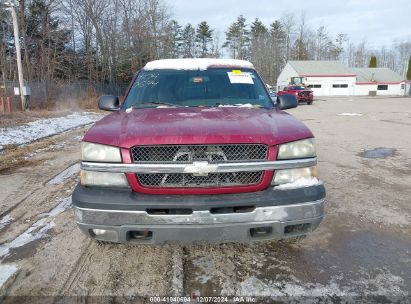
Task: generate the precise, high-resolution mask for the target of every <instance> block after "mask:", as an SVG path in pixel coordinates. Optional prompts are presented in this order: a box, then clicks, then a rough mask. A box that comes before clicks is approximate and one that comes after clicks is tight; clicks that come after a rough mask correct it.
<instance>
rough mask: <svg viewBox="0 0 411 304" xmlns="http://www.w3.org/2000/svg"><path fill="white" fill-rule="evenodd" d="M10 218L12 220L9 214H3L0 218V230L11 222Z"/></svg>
mask: <svg viewBox="0 0 411 304" xmlns="http://www.w3.org/2000/svg"><path fill="white" fill-rule="evenodd" d="M12 220H14V218H12V217H11V216H10V214H7V215H5V216H3V217H2V218H1V219H0V230H1V229H3V228H4V227H6V226H7V225H8V224H10V222H11V221H12Z"/></svg>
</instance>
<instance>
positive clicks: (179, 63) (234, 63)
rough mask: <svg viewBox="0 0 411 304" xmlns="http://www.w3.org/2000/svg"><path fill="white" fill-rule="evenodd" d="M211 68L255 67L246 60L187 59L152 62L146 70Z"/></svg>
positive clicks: (147, 65)
mask: <svg viewBox="0 0 411 304" xmlns="http://www.w3.org/2000/svg"><path fill="white" fill-rule="evenodd" d="M210 67H230V68H242V69H254V65H253V64H252V63H251V62H249V61H246V60H238V59H215V58H190V59H188V58H187V59H162V60H155V61H150V62H148V63H147V64H146V66H145V67H144V70H207V69H208V68H210Z"/></svg>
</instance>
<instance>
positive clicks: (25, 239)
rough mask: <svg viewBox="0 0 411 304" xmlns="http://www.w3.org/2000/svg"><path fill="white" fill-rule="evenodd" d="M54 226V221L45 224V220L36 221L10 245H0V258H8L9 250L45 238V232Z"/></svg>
mask: <svg viewBox="0 0 411 304" xmlns="http://www.w3.org/2000/svg"><path fill="white" fill-rule="evenodd" d="M54 225H55V224H54V221H51V222H48V223H47V218H43V219H41V220H38V221H37V222H35V223H34V224H33V225H32V226H31V227H30V228H29V229H27V230H26V231H24V232H23V233H22V234H20V235H19V236H18V237H17V238H15V239H14V240H13V241H11V242H10V243H6V244H3V245H0V258H3V257H6V256H8V255H9V253H10V250H11V249H14V248H18V247H22V246H24V245H26V244H28V243H31V242H33V241H35V240H38V239H41V238H44V237H46V236H47V232H48V231H49V230H50V229H51V228H53V227H54Z"/></svg>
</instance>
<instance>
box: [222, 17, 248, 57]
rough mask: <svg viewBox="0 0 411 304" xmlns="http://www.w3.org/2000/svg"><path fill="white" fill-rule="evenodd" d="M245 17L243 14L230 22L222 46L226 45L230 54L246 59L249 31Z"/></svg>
mask: <svg viewBox="0 0 411 304" xmlns="http://www.w3.org/2000/svg"><path fill="white" fill-rule="evenodd" d="M247 27H248V26H247V24H246V19H245V18H244V17H243V15H240V16H239V17H238V18H237V21H236V22H234V23H232V24H231V25H230V27H229V28H228V31H227V32H226V42H225V43H224V45H223V47H227V48H228V49H229V50H230V52H231V56H232V57H233V58H234V59H236V58H238V59H247V57H248V54H247V51H248V44H249V42H250V37H249V36H250V32H249V30H248V29H247Z"/></svg>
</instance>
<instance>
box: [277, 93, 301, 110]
mask: <svg viewBox="0 0 411 304" xmlns="http://www.w3.org/2000/svg"><path fill="white" fill-rule="evenodd" d="M277 104H278V107H279V108H280V110H287V109H292V108H296V107H297V106H298V101H297V97H295V96H294V95H290V94H287V95H278V96H277Z"/></svg>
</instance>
